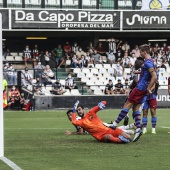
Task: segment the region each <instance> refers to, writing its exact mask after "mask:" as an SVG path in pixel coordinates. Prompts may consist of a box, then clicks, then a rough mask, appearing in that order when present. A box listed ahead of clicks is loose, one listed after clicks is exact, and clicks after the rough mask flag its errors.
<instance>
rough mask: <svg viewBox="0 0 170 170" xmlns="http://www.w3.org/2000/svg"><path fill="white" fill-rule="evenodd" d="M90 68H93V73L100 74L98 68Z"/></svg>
mask: <svg viewBox="0 0 170 170" xmlns="http://www.w3.org/2000/svg"><path fill="white" fill-rule="evenodd" d="M90 70H91V73H93V74H98V73H99V71H98V69H97V68H91V69H90Z"/></svg>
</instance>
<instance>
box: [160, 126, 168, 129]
mask: <svg viewBox="0 0 170 170" xmlns="http://www.w3.org/2000/svg"><path fill="white" fill-rule="evenodd" d="M160 127H161V128H164V129H170V127H166V126H160Z"/></svg>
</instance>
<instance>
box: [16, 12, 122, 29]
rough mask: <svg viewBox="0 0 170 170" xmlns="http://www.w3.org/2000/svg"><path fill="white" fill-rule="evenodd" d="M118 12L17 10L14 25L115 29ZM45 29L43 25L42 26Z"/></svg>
mask: <svg viewBox="0 0 170 170" xmlns="http://www.w3.org/2000/svg"><path fill="white" fill-rule="evenodd" d="M117 14H118V12H103V11H102V12H96V11H90V12H88V11H54V10H43V11H42V10H29V11H27V10H15V12H14V16H15V18H14V24H26V23H27V24H28V25H27V26H29V24H32V23H33V24H35V25H36V24H53V25H55V27H57V28H114V27H115V24H116V23H117V21H118V19H117V20H116V21H115V18H119V17H118V16H117ZM42 27H43V25H42Z"/></svg>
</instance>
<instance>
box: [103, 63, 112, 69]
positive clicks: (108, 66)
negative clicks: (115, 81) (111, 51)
mask: <svg viewBox="0 0 170 170" xmlns="http://www.w3.org/2000/svg"><path fill="white" fill-rule="evenodd" d="M103 67H104V68H106V69H110V68H111V65H110V64H103Z"/></svg>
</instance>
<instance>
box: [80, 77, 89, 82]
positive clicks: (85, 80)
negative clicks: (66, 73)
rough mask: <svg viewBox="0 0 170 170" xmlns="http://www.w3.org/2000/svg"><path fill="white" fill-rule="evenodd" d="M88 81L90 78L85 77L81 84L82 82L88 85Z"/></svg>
mask: <svg viewBox="0 0 170 170" xmlns="http://www.w3.org/2000/svg"><path fill="white" fill-rule="evenodd" d="M87 81H89V78H88V77H85V76H84V77H82V78H81V82H82V83H86V82H87Z"/></svg>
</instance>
